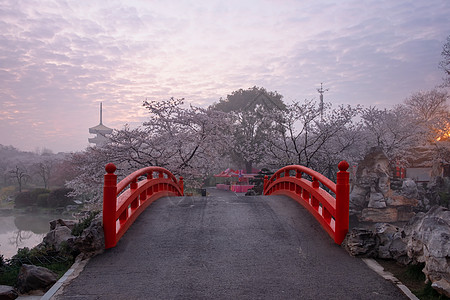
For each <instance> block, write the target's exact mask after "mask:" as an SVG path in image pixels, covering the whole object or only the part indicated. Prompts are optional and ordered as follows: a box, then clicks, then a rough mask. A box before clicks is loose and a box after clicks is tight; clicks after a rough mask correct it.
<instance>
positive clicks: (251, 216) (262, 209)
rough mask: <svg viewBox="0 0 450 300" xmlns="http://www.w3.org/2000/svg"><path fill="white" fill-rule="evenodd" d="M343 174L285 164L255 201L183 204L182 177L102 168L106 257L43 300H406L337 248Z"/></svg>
mask: <svg viewBox="0 0 450 300" xmlns="http://www.w3.org/2000/svg"><path fill="white" fill-rule="evenodd" d="M347 167H348V164H347V163H346V162H341V163H340V164H339V169H340V171H339V172H338V173H337V183H336V184H335V183H333V182H331V181H330V180H328V179H327V178H325V177H324V176H323V175H321V174H319V173H317V172H315V171H313V170H310V169H307V168H305V167H302V166H287V167H285V168H282V169H281V170H279V171H277V172H276V173H275V174H274V175H273V176H272V177H271V178H266V180H265V183H264V195H263V196H244V195H243V194H239V193H233V192H230V191H222V190H218V189H215V188H208V189H207V195H206V196H190V197H186V196H183V180H182V178H180V179H179V180H177V179H176V178H175V177H174V176H173V175H172V174H171V173H170V172H169V171H167V170H165V169H162V168H157V167H149V168H144V169H141V170H139V171H136V172H134V173H132V174H131V175H129V176H128V177H126V178H125V179H124V180H122V181H121V182H119V183H118V184H117V176H116V175H115V174H114V172H115V166H114V165H112V164H108V165H107V166H106V171H107V174H106V175H105V186H104V211H103V218H104V231H105V242H106V248H108V249H107V250H105V252H104V253H103V254H101V255H97V256H95V257H94V258H92V259H91V260H90V261H89V263H88V264H87V265H86V266H85V267H84V270H83V271H82V272H81V273H80V275H79V276H78V277H76V278H75V279H74V280H72V281H70V283H68V284H65V285H63V290H62V291H61V292H60V294H59V295H57V296H56V297H54V298H52V299H363V300H364V299H367V300H376V299H383V300H385V299H392V300H394V299H407V298H405V296H404V295H403V294H402V292H400V291H399V290H398V289H397V288H396V287H395V286H394V285H393V284H392V283H391V282H388V281H386V280H384V279H383V278H382V277H380V276H379V275H378V274H376V273H375V272H373V271H372V270H371V269H369V268H368V267H367V265H366V264H365V263H364V262H362V261H361V260H360V259H358V258H354V257H351V256H350V255H348V254H347V252H346V251H345V250H344V249H343V248H342V247H340V246H339V245H338V244H340V243H341V242H342V239H343V238H344V236H345V234H346V232H347V230H348V197H349V186H348V181H349V178H348V173H347V171H346V169H347ZM140 179H142V180H140ZM286 196H288V197H286ZM160 197H164V198H162V199H160V200H158V201H155V200H156V199H158V198H160ZM291 198H293V199H294V200H296V201H292V199H291ZM152 202H153V204H152V205H151V206H150V207H149V209H145V208H146V207H148V206H149V205H150V203H152ZM144 209H145V211H144ZM138 215H140V217H139V218H137V216H138ZM133 222H134V223H133ZM132 223H133V225H132V226H130V225H131V224H132ZM319 224H320V225H321V226H319ZM127 230H128V231H127ZM125 231H127V233H126V234H124V233H125ZM329 236H331V237H332V238H331V239H330V238H329ZM119 239H120V240H119Z"/></svg>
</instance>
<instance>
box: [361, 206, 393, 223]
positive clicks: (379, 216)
mask: <svg viewBox="0 0 450 300" xmlns="http://www.w3.org/2000/svg"><path fill="white" fill-rule="evenodd" d="M397 220H398V211H397V209H396V208H393V207H387V208H365V209H363V210H362V212H361V216H360V218H359V221H360V222H374V223H378V222H397Z"/></svg>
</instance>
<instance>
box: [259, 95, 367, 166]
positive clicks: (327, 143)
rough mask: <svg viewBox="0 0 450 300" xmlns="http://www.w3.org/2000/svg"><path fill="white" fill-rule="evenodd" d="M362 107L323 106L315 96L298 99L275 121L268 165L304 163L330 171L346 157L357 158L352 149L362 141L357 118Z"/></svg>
mask: <svg viewBox="0 0 450 300" xmlns="http://www.w3.org/2000/svg"><path fill="white" fill-rule="evenodd" d="M358 112H359V107H355V108H352V107H350V106H339V107H337V108H332V106H331V104H329V103H325V104H324V106H323V107H321V106H320V104H318V103H316V102H315V101H312V100H305V101H304V102H297V101H294V102H293V103H292V104H290V105H288V106H287V108H286V109H285V110H284V111H282V112H281V113H280V114H281V116H278V117H277V119H278V120H282V122H274V124H275V126H274V127H273V134H272V138H271V139H269V142H270V147H268V151H267V154H268V156H267V160H266V163H267V164H268V165H273V167H281V166H283V165H287V164H300V165H304V166H307V167H311V168H313V169H315V170H317V171H321V172H327V171H329V170H330V169H331V168H335V167H336V165H337V164H338V162H339V161H340V160H342V159H347V160H349V159H351V158H352V159H353V160H355V159H357V157H355V155H354V154H355V153H357V152H359V151H354V152H355V153H353V152H351V150H352V149H358V145H360V140H359V138H358V137H359V136H360V134H359V127H358V124H356V123H355V122H354V120H353V119H354V117H355V116H356V115H357V114H358Z"/></svg>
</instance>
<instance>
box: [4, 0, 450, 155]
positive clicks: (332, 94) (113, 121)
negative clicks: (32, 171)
mask: <svg viewBox="0 0 450 300" xmlns="http://www.w3.org/2000/svg"><path fill="white" fill-rule="evenodd" d="M449 12H450V3H449V2H448V1H444V0H442V1H439V0H433V1H427V2H424V1H407V0H404V1H364V2H361V1H341V2H339V3H335V1H317V2H306V3H305V2H299V1H290V0H285V1H238V0H236V1H226V2H225V1H207V2H203V1H202V2H198V1H188V0H186V1H175V0H167V1H152V2H151V3H146V2H141V1H127V2H122V1H108V2H104V1H89V2H88V3H86V2H79V1H51V0H46V1H19V2H11V1H0V26H1V27H2V31H1V33H0V111H1V114H0V127H1V129H0V137H1V143H4V144H13V145H18V146H20V147H23V148H26V149H34V148H35V147H36V146H39V147H48V148H52V147H53V148H55V150H66V151H67V150H71V149H73V150H80V149H83V148H84V147H85V146H86V145H87V138H88V136H89V135H88V132H87V129H88V128H89V127H92V126H95V125H96V124H97V123H98V103H99V102H100V101H103V102H104V106H103V107H104V122H105V124H106V125H108V126H110V127H115V128H121V127H122V126H123V124H125V123H129V124H138V123H140V122H142V121H144V120H145V118H147V112H146V111H145V109H144V108H143V107H142V106H141V104H142V101H143V100H144V99H145V98H149V99H152V100H158V99H167V98H169V97H172V96H174V97H178V98H181V97H184V98H186V99H187V100H188V101H190V102H191V103H193V104H194V105H202V106H207V105H210V104H211V103H212V102H214V101H217V100H218V99H219V98H220V97H225V96H226V95H227V94H229V93H231V92H232V91H234V90H236V89H239V88H248V87H252V86H254V85H257V86H263V87H265V88H266V89H268V90H276V91H278V92H279V93H281V94H283V95H284V96H285V100H286V101H291V100H293V99H297V100H301V99H304V98H308V99H310V98H314V97H317V96H318V94H317V91H316V88H317V87H319V86H320V82H324V85H325V87H327V88H329V89H330V91H329V92H328V93H327V94H326V95H325V98H326V99H329V100H333V101H334V102H335V103H350V104H357V103H363V104H366V105H371V104H374V103H379V104H380V105H384V106H388V105H390V104H392V103H400V102H401V101H402V100H403V99H404V98H405V97H407V96H408V95H409V94H410V93H412V92H414V91H416V90H417V89H427V88H432V87H433V86H435V85H437V84H439V83H440V80H441V79H440V78H441V75H440V73H439V70H438V69H437V64H438V62H439V60H440V52H441V49H442V45H443V43H444V41H445V38H446V36H447V35H448V32H446V28H447V27H448V15H449ZM33 124H34V125H33Z"/></svg>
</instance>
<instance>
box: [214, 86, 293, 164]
mask: <svg viewBox="0 0 450 300" xmlns="http://www.w3.org/2000/svg"><path fill="white" fill-rule="evenodd" d="M282 99H283V96H282V95H280V94H278V93H277V92H268V91H267V90H266V89H264V88H262V87H260V88H259V87H253V88H249V89H246V90H244V89H239V90H237V91H234V92H232V93H231V94H230V95H227V97H226V98H225V99H220V100H219V102H218V103H215V104H213V105H212V106H211V108H212V109H214V110H218V111H223V112H226V113H229V114H230V116H232V119H233V128H232V134H233V138H232V139H231V140H230V143H229V147H228V154H229V155H230V157H231V159H232V161H234V162H235V163H236V164H237V165H238V167H241V168H245V169H246V171H247V172H248V173H251V172H252V169H253V166H254V165H256V164H258V163H260V162H261V161H262V159H263V157H264V155H266V148H267V145H268V144H267V141H268V139H269V137H270V132H271V127H272V125H273V122H274V119H273V117H272V116H271V115H278V113H277V112H279V111H283V110H285V109H286V106H285V104H284V103H283V101H282ZM268 116H270V117H268Z"/></svg>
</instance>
